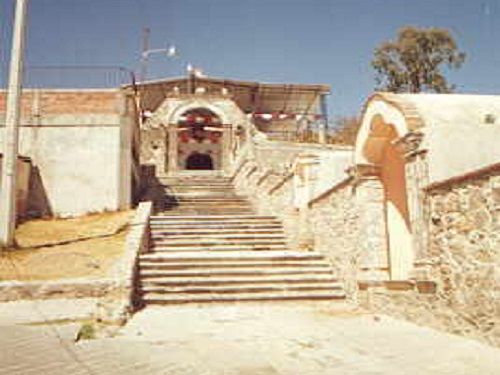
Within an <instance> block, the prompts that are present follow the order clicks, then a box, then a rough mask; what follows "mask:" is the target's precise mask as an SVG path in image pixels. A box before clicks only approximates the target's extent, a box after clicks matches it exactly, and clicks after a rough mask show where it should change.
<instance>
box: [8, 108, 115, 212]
mask: <svg viewBox="0 0 500 375" xmlns="http://www.w3.org/2000/svg"><path fill="white" fill-rule="evenodd" d="M3 137H4V128H2V127H0V149H1V148H2V147H3ZM19 152H20V154H21V155H23V156H28V157H30V158H31V159H32V164H33V166H35V167H38V169H39V171H40V175H41V180H42V183H43V185H44V188H45V193H46V196H47V198H48V203H49V205H50V208H51V210H52V213H53V214H55V215H58V216H75V215H81V214H85V213H88V212H93V211H103V210H116V209H118V207H119V194H118V192H119V186H118V184H119V172H120V116H119V115H112V114H108V115H99V116H96V115H94V116H92V115H91V116H89V115H73V116H67V115H62V116H51V117H45V118H44V119H43V122H42V123H41V124H39V125H30V126H28V127H26V126H25V127H22V128H21V129H20V148H19Z"/></svg>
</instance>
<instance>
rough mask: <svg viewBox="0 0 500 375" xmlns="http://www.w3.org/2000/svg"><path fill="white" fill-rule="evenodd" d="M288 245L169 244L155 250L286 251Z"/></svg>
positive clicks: (156, 246) (160, 251) (172, 251)
mask: <svg viewBox="0 0 500 375" xmlns="http://www.w3.org/2000/svg"><path fill="white" fill-rule="evenodd" d="M285 250H287V247H286V245H285V244H268V245H265V244H264V245H238V244H227V245H220V244H219V245H210V246H169V245H164V244H161V245H155V246H153V251H154V252H155V253H163V252H168V253H172V254H173V253H176V252H177V253H186V252H205V251H210V252H228V251H255V252H261V251H285Z"/></svg>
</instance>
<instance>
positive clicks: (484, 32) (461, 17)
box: [0, 0, 500, 118]
mask: <svg viewBox="0 0 500 375" xmlns="http://www.w3.org/2000/svg"><path fill="white" fill-rule="evenodd" d="M14 5H15V1H14V0H0V69H1V71H0V73H1V74H0V86H2V87H5V86H6V82H7V71H8V61H9V55H10V40H11V31H12V21H13V10H14ZM405 25H413V26H418V27H442V28H446V29H449V30H450V31H451V32H452V34H453V36H454V37H455V39H456V41H457V43H458V45H459V48H460V49H461V50H462V51H464V52H466V54H467V59H466V62H465V64H464V65H463V66H462V68H461V69H460V70H457V71H452V72H448V73H447V77H448V79H449V81H450V82H451V83H453V84H455V85H456V86H457V91H458V92H467V93H488V94H493V93H499V92H500V0H417V1H415V0H30V1H29V6H28V24H27V42H26V63H25V64H26V70H25V71H26V74H25V76H26V81H25V82H26V85H31V86H44V85H48V86H50V85H56V86H61V87H62V86H66V87H67V86H75V87H89V86H103V85H108V86H110V85H111V86H116V85H118V84H120V83H127V82H125V81H126V79H127V78H128V76H127V75H126V74H125V73H123V71H122V73H118V72H117V71H116V70H115V69H114V68H113V69H111V68H109V69H108V68H106V69H100V68H99V69H98V68H96V67H97V66H113V67H114V66H120V67H124V68H126V69H129V70H133V71H139V62H140V57H141V49H142V44H143V34H144V33H143V30H144V28H145V27H148V28H149V29H150V30H151V31H150V38H149V47H150V48H166V47H167V46H169V45H171V44H175V46H176V48H177V51H178V57H175V58H168V57H167V56H166V55H162V54H152V55H151V56H150V59H149V62H148V73H147V78H148V79H158V78H168V77H173V76H176V77H177V76H180V75H184V74H185V72H186V65H187V64H188V63H191V64H192V65H194V66H195V67H199V68H201V69H202V70H203V72H204V73H205V74H207V75H208V76H213V77H223V78H230V79H242V80H249V81H261V82H277V83H322V84H328V85H330V86H331V91H332V93H331V95H330V96H329V99H328V104H329V115H330V117H333V118H335V117H338V116H350V115H357V114H359V112H360V110H361V108H362V105H363V103H364V101H365V100H366V98H367V97H368V96H369V95H370V94H371V93H372V92H373V91H374V89H375V87H376V82H375V73H374V71H373V69H372V68H371V65H370V61H371V59H372V57H373V51H374V49H375V48H376V47H377V46H378V45H379V44H380V43H382V42H383V41H387V40H391V39H394V38H395V36H396V33H397V30H398V29H399V28H400V27H402V26H405ZM47 65H50V66H55V65H57V66H64V67H65V68H64V69H62V68H61V69H51V70H48V69H46V68H44V69H42V68H41V67H42V66H47ZM75 65H78V66H87V68H85V69H84V68H82V67H81V68H78V69H76V68H71V69H70V67H74V66H75Z"/></svg>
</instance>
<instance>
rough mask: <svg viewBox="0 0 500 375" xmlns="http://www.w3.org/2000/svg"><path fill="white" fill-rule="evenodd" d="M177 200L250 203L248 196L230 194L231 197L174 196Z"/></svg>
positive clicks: (182, 201) (185, 201) (186, 201)
mask: <svg viewBox="0 0 500 375" xmlns="http://www.w3.org/2000/svg"><path fill="white" fill-rule="evenodd" d="M172 198H173V199H174V200H175V201H178V202H181V203H218V202H227V203H248V202H249V200H248V198H247V197H241V196H236V197H234V196H229V197H219V196H215V197H213V198H210V197H177V196H173V197H172Z"/></svg>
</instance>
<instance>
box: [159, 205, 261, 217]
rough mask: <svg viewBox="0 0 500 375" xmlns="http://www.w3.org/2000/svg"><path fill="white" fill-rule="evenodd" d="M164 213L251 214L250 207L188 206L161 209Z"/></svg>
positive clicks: (170, 214)
mask: <svg viewBox="0 0 500 375" xmlns="http://www.w3.org/2000/svg"><path fill="white" fill-rule="evenodd" d="M162 212H163V213H164V214H166V215H169V216H174V215H175V216H186V215H189V216H192V215H212V216H217V215H218V216H224V215H229V214H233V215H251V214H253V213H254V212H253V210H252V209H247V210H244V209H237V210H231V209H224V208H220V209H202V208H200V209H188V208H183V207H176V208H172V209H165V210H163V211H162Z"/></svg>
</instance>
